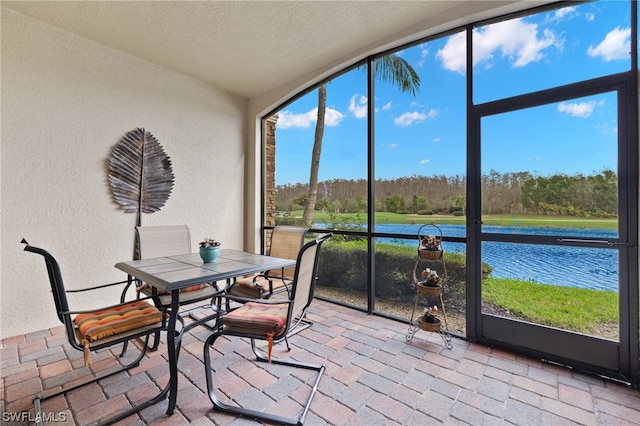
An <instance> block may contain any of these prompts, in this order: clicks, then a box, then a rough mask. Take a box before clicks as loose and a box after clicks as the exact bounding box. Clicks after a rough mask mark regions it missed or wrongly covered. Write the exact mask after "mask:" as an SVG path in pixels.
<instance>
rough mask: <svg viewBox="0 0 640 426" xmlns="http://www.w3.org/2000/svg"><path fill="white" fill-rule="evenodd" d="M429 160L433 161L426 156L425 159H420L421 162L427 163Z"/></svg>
mask: <svg viewBox="0 0 640 426" xmlns="http://www.w3.org/2000/svg"><path fill="white" fill-rule="evenodd" d="M429 161H431V160H430V159H428V158H425V159H424V160H420V164H427V163H428V162H429Z"/></svg>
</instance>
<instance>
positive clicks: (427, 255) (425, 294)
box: [407, 224, 453, 349]
mask: <svg viewBox="0 0 640 426" xmlns="http://www.w3.org/2000/svg"><path fill="white" fill-rule="evenodd" d="M427 226H430V227H433V228H435V229H436V230H437V232H438V234H439V235H435V236H433V237H432V236H426V235H425V236H423V234H422V230H423V229H424V228H425V227H427ZM441 242H442V231H441V230H440V228H438V227H437V226H436V225H432V224H426V225H422V226H421V227H420V229H419V230H418V253H417V256H416V260H415V262H414V263H413V280H412V282H411V288H413V289H415V290H416V296H415V299H414V303H413V311H412V312H411V320H410V323H409V331H408V333H407V341H411V339H413V336H415V334H416V333H417V332H418V330H425V331H429V332H437V333H439V334H440V337H442V340H443V342H444V346H445V347H446V348H447V349H452V348H453V345H452V344H451V334H450V333H449V324H448V323H447V311H446V309H445V307H444V301H443V300H442V288H443V286H444V285H445V284H446V282H447V278H448V276H447V266H446V265H445V263H444V250H443V249H442V244H441ZM424 260H431V261H434V262H437V263H439V264H440V265H442V266H441V267H442V277H441V281H440V282H438V283H437V285H434V284H431V285H430V284H429V283H428V281H429V280H428V279H427V280H420V279H418V276H417V274H416V272H417V270H418V265H419V264H420V263H421V262H422V261H424ZM433 299H435V300H436V301H437V302H438V303H439V305H440V309H441V312H442V318H443V319H444V326H443V324H442V322H441V321H440V319H439V318H438V317H436V316H432V315H426V314H425V315H423V316H419V315H416V310H417V309H418V304H419V302H420V301H421V300H426V301H429V302H430V301H431V300H433Z"/></svg>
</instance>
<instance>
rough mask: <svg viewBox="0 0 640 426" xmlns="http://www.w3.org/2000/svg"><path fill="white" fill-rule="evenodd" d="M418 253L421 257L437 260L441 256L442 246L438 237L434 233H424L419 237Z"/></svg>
mask: <svg viewBox="0 0 640 426" xmlns="http://www.w3.org/2000/svg"><path fill="white" fill-rule="evenodd" d="M418 255H419V256H420V257H421V258H423V259H431V260H437V259H440V258H441V257H442V247H441V246H440V238H438V237H436V236H435V235H425V236H424V237H421V238H420V246H419V247H418Z"/></svg>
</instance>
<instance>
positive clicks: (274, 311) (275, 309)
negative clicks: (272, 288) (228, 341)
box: [222, 302, 289, 336]
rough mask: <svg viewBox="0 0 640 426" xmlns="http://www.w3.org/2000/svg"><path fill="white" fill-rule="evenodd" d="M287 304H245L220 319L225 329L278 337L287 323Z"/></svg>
mask: <svg viewBox="0 0 640 426" xmlns="http://www.w3.org/2000/svg"><path fill="white" fill-rule="evenodd" d="M288 309H289V305H288V304H287V303H278V304H274V305H271V304H266V303H258V302H247V303H245V304H244V305H242V306H241V307H239V308H238V309H236V310H233V311H231V312H229V313H228V314H227V315H225V316H224V317H223V319H222V321H223V324H224V325H225V329H227V330H229V331H235V332H240V333H247V334H255V335H260V336H268V335H271V336H278V334H280V333H281V332H282V331H283V330H284V327H285V325H286V323H287V312H288Z"/></svg>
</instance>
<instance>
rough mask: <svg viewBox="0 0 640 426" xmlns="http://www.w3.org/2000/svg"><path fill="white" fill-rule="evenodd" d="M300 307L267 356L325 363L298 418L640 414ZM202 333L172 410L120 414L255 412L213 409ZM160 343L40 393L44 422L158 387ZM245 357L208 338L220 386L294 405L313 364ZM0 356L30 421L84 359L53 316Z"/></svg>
mask: <svg viewBox="0 0 640 426" xmlns="http://www.w3.org/2000/svg"><path fill="white" fill-rule="evenodd" d="M309 318H310V319H311V320H313V321H314V323H315V324H314V325H313V327H311V328H309V329H307V330H304V331H302V332H300V333H299V334H297V335H295V336H293V337H292V338H291V339H290V343H291V346H292V349H291V352H289V353H287V351H286V348H285V346H284V344H280V345H277V346H276V347H275V348H274V356H280V357H285V356H291V357H294V358H296V359H300V360H304V361H308V362H312V363H324V364H325V365H326V372H325V374H324V376H323V377H322V380H321V381H320V385H319V389H318V393H316V396H315V398H314V399H313V402H312V404H311V410H310V411H309V413H308V415H307V418H306V422H305V424H306V425H326V424H331V425H394V424H397V425H431V424H439V423H445V424H461V425H464V424H469V425H501V424H516V425H526V426H532V425H567V424H579V425H640V393H639V392H638V391H636V390H633V389H630V388H628V387H625V386H623V385H620V384H617V383H614V382H610V381H607V380H603V379H601V378H598V377H595V376H591V375H586V374H582V373H579V372H576V371H572V370H570V369H566V368H563V367H559V366H554V365H550V364H546V363H542V362H541V361H538V360H535V359H530V358H525V357H522V356H519V355H516V354H514V353H510V352H506V351H502V350H497V349H491V348H487V347H483V346H480V345H476V344H472V343H469V342H466V341H464V340H461V339H456V338H454V339H453V342H452V343H453V349H451V350H449V349H446V348H444V347H443V345H442V343H443V342H442V339H441V338H440V337H439V336H438V335H437V334H433V333H427V332H424V331H418V333H417V334H416V335H415V337H414V339H413V340H411V341H410V342H408V341H407V340H406V333H407V325H406V324H403V323H401V322H397V321H393V320H389V319H385V318H380V317H376V316H368V315H366V314H365V313H362V312H359V311H356V310H353V309H349V308H346V307H342V306H338V305H335V304H332V303H328V302H324V301H320V300H316V301H314V303H313V304H312V306H311V311H310V315H309ZM208 333H209V331H208V330H207V329H205V328H202V327H198V328H196V329H194V330H192V332H191V333H188V334H187V335H186V336H185V337H184V339H183V346H182V351H181V354H180V361H179V370H180V378H179V386H178V387H179V391H178V408H177V410H176V412H175V413H174V414H173V415H172V416H166V415H165V411H166V406H167V403H166V401H163V402H161V403H158V404H156V405H155V406H153V407H150V408H147V409H145V410H143V411H142V412H141V413H140V414H139V415H136V416H131V417H129V418H127V419H125V420H124V421H122V422H120V424H122V425H131V424H149V425H164V424H167V425H176V424H191V423H192V424H197V425H209V424H216V425H226V424H231V423H233V424H253V423H254V422H253V421H251V420H246V419H238V418H236V417H234V416H230V415H227V414H223V413H219V412H214V411H213V410H212V408H211V403H210V401H209V398H208V396H207V394H206V392H205V389H206V383H205V376H204V371H203V370H204V364H203V362H202V357H203V355H202V353H203V341H204V340H205V339H206V337H207V335H208ZM165 349H166V347H165V345H164V344H163V345H161V346H160V349H159V350H158V351H156V352H153V353H150V354H148V355H147V357H146V358H145V359H144V360H143V361H142V363H141V364H140V366H139V367H137V368H136V369H134V370H131V371H130V372H129V373H128V374H125V373H121V374H119V375H116V376H113V377H110V378H108V379H105V380H103V381H102V382H100V383H99V384H94V385H90V386H85V387H83V388H81V389H78V390H75V391H72V392H69V393H68V394H67V395H66V397H62V396H60V397H56V398H53V399H51V400H48V401H46V402H44V403H43V410H44V413H45V415H47V416H49V417H48V420H50V424H76V425H86V424H91V423H93V422H96V421H99V420H100V419H101V418H104V417H105V416H108V415H109V414H110V413H114V412H117V411H119V410H122V409H123V408H125V407H128V406H130V404H132V403H135V402H136V401H140V400H142V399H143V398H145V397H146V396H148V395H152V394H153V393H154V392H157V391H158V389H159V387H161V386H164V384H166V383H167V380H168V374H169V369H168V365H167V363H166V350H165ZM133 352H135V351H133ZM114 353H115V354H117V353H118V352H114ZM114 353H111V352H109V351H103V352H101V353H97V354H94V355H93V364H92V365H91V369H93V370H94V371H98V370H103V369H106V368H110V367H112V366H113V365H114V363H116V362H117V358H116V357H114ZM128 356H129V355H128ZM252 359H253V358H252V352H251V349H250V346H249V344H248V342H246V341H243V340H240V339H235V340H233V341H229V340H226V339H219V341H218V342H216V344H215V353H213V365H214V367H213V368H214V370H215V375H214V377H216V380H218V382H216V383H218V385H219V388H220V394H219V397H220V398H221V399H223V400H226V401H231V402H232V403H239V404H252V405H254V406H257V407H259V408H260V409H264V410H269V411H272V412H277V413H280V414H286V415H292V416H295V415H297V414H298V413H299V412H300V410H301V407H302V405H301V404H302V403H304V401H305V400H306V396H307V395H308V392H309V391H310V384H309V383H308V382H309V381H311V376H312V374H311V373H312V372H309V371H299V370H291V369H287V368H286V367H282V366H276V365H273V364H272V365H262V364H260V365H256V364H255V363H253V362H252V361H251V360H252ZM0 368H1V370H0V372H1V377H2V380H1V382H0V386H1V387H0V394H1V395H2V413H3V414H2V415H3V417H2V421H1V423H2V424H29V423H30V421H32V420H33V406H32V398H33V396H34V395H35V394H37V393H38V392H40V391H42V390H43V389H51V388H56V387H59V386H64V385H65V384H67V383H69V382H73V381H74V380H78V379H80V378H82V377H84V376H86V375H87V374H89V371H90V370H89V369H88V368H87V367H85V366H84V363H83V358H82V353H80V352H78V351H76V350H74V349H73V348H71V347H70V346H69V344H68V343H66V338H65V336H64V330H63V329H62V327H56V328H53V329H50V330H42V331H38V332H35V333H30V334H27V335H21V336H16V337H11V338H7V339H4V340H3V341H2V348H1V364H0ZM305 381H307V383H306V384H305Z"/></svg>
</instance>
